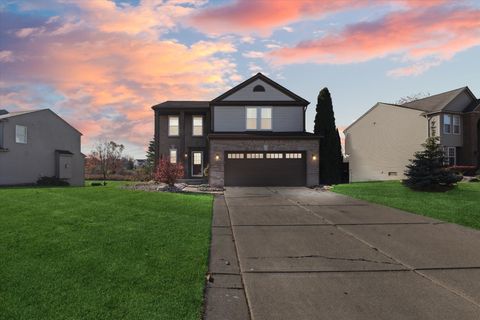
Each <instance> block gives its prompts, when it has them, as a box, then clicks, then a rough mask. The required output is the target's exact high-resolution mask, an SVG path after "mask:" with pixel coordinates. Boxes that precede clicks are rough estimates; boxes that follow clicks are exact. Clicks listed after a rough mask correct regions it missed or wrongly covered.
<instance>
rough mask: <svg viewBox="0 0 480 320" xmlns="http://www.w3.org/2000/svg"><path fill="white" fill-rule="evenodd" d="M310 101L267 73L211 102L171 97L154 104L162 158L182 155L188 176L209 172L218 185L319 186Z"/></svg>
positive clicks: (157, 143)
mask: <svg viewBox="0 0 480 320" xmlns="http://www.w3.org/2000/svg"><path fill="white" fill-rule="evenodd" d="M308 104H309V102H308V101H306V100H305V99H303V98H301V97H299V96H297V95H296V94H294V93H293V92H291V91H289V90H288V89H286V88H284V87H282V86H281V85H279V84H278V83H276V82H274V81H273V80H271V79H269V78H267V77H266V76H264V75H263V74H261V73H258V74H256V75H255V76H253V77H252V78H250V79H248V80H246V81H244V82H242V83H241V84H239V85H237V86H236V87H234V88H232V89H231V90H229V91H227V92H226V93H224V94H222V95H221V96H219V97H217V98H215V99H213V100H212V101H166V102H164V103H161V104H158V105H155V106H153V107H152V108H153V109H154V110H155V147H156V152H157V156H156V159H160V158H166V159H169V160H170V161H171V162H182V163H183V164H184V167H185V178H188V179H200V180H205V181H206V178H205V176H206V174H208V182H209V184H210V185H212V186H223V185H226V186H269V185H271V186H305V185H307V186H313V185H317V184H318V178H319V176H318V174H319V173H318V172H319V171H318V162H319V156H318V150H319V140H320V139H319V137H318V136H316V135H314V134H312V133H308V132H306V131H305V112H306V109H307V105H308ZM206 168H208V170H205V169H206Z"/></svg>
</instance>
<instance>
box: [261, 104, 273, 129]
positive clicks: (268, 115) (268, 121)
mask: <svg viewBox="0 0 480 320" xmlns="http://www.w3.org/2000/svg"><path fill="white" fill-rule="evenodd" d="M260 110H261V111H260V115H261V123H260V129H262V130H272V108H261V109H260Z"/></svg>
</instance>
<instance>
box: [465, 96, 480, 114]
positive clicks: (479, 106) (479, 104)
mask: <svg viewBox="0 0 480 320" xmlns="http://www.w3.org/2000/svg"><path fill="white" fill-rule="evenodd" d="M475 109H479V111H480V99H477V100H475V101H472V103H470V104H469V105H468V106H467V107H466V108H465V109H464V110H463V112H472V111H474V110H475Z"/></svg>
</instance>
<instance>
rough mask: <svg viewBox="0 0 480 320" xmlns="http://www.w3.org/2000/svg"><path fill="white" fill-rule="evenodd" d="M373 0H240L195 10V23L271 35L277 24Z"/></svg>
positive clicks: (224, 30)
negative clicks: (198, 10)
mask: <svg viewBox="0 0 480 320" xmlns="http://www.w3.org/2000/svg"><path fill="white" fill-rule="evenodd" d="M371 3H374V1H372V0H349V1H318V0H295V1H271V0H256V1H251V0H237V1H235V2H233V3H231V4H227V5H222V6H217V7H210V8H206V9H204V10H202V11H200V12H197V13H194V14H193V16H192V18H191V23H192V24H193V25H194V26H196V27H198V28H199V29H201V30H202V31H206V32H209V33H214V34H218V33H257V34H261V35H268V34H270V33H271V31H272V30H273V29H275V28H278V27H281V26H284V25H287V24H290V23H293V22H296V21H299V20H301V19H307V18H318V17H320V16H323V15H326V14H329V13H332V12H337V11H342V10H347V9H352V8H359V7H363V6H366V5H368V4H371ZM377 3H378V2H377Z"/></svg>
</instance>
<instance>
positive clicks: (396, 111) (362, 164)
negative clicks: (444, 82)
mask: <svg viewBox="0 0 480 320" xmlns="http://www.w3.org/2000/svg"><path fill="white" fill-rule="evenodd" d="M479 131H480V100H478V99H477V98H476V97H475V95H474V94H473V93H472V92H471V91H470V89H469V88H468V87H463V88H459V89H456V90H452V91H448V92H444V93H441V94H437V95H433V96H430V97H427V98H423V99H418V100H416V101H412V102H409V103H405V104H403V105H396V104H388V103H381V102H379V103H377V104H376V105H375V106H373V107H372V108H371V109H370V110H368V111H367V112H366V113H365V114H364V115H362V116H361V117H360V118H359V119H358V120H356V121H355V122H354V123H352V124H351V125H350V126H349V127H347V128H346V129H345V130H344V134H345V154H346V156H347V161H348V162H349V170H350V181H351V182H356V181H372V180H398V179H403V178H404V177H405V176H404V171H405V167H406V165H407V164H409V159H411V158H412V157H413V154H414V153H415V152H416V151H419V150H421V149H422V147H421V144H422V143H424V142H425V139H426V138H427V137H429V136H431V135H437V136H439V138H440V144H441V145H442V146H443V148H444V151H445V157H446V158H445V159H446V162H447V164H448V165H451V166H454V165H457V166H459V165H462V166H477V167H478V166H479V164H480V155H479V150H480V134H479Z"/></svg>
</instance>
